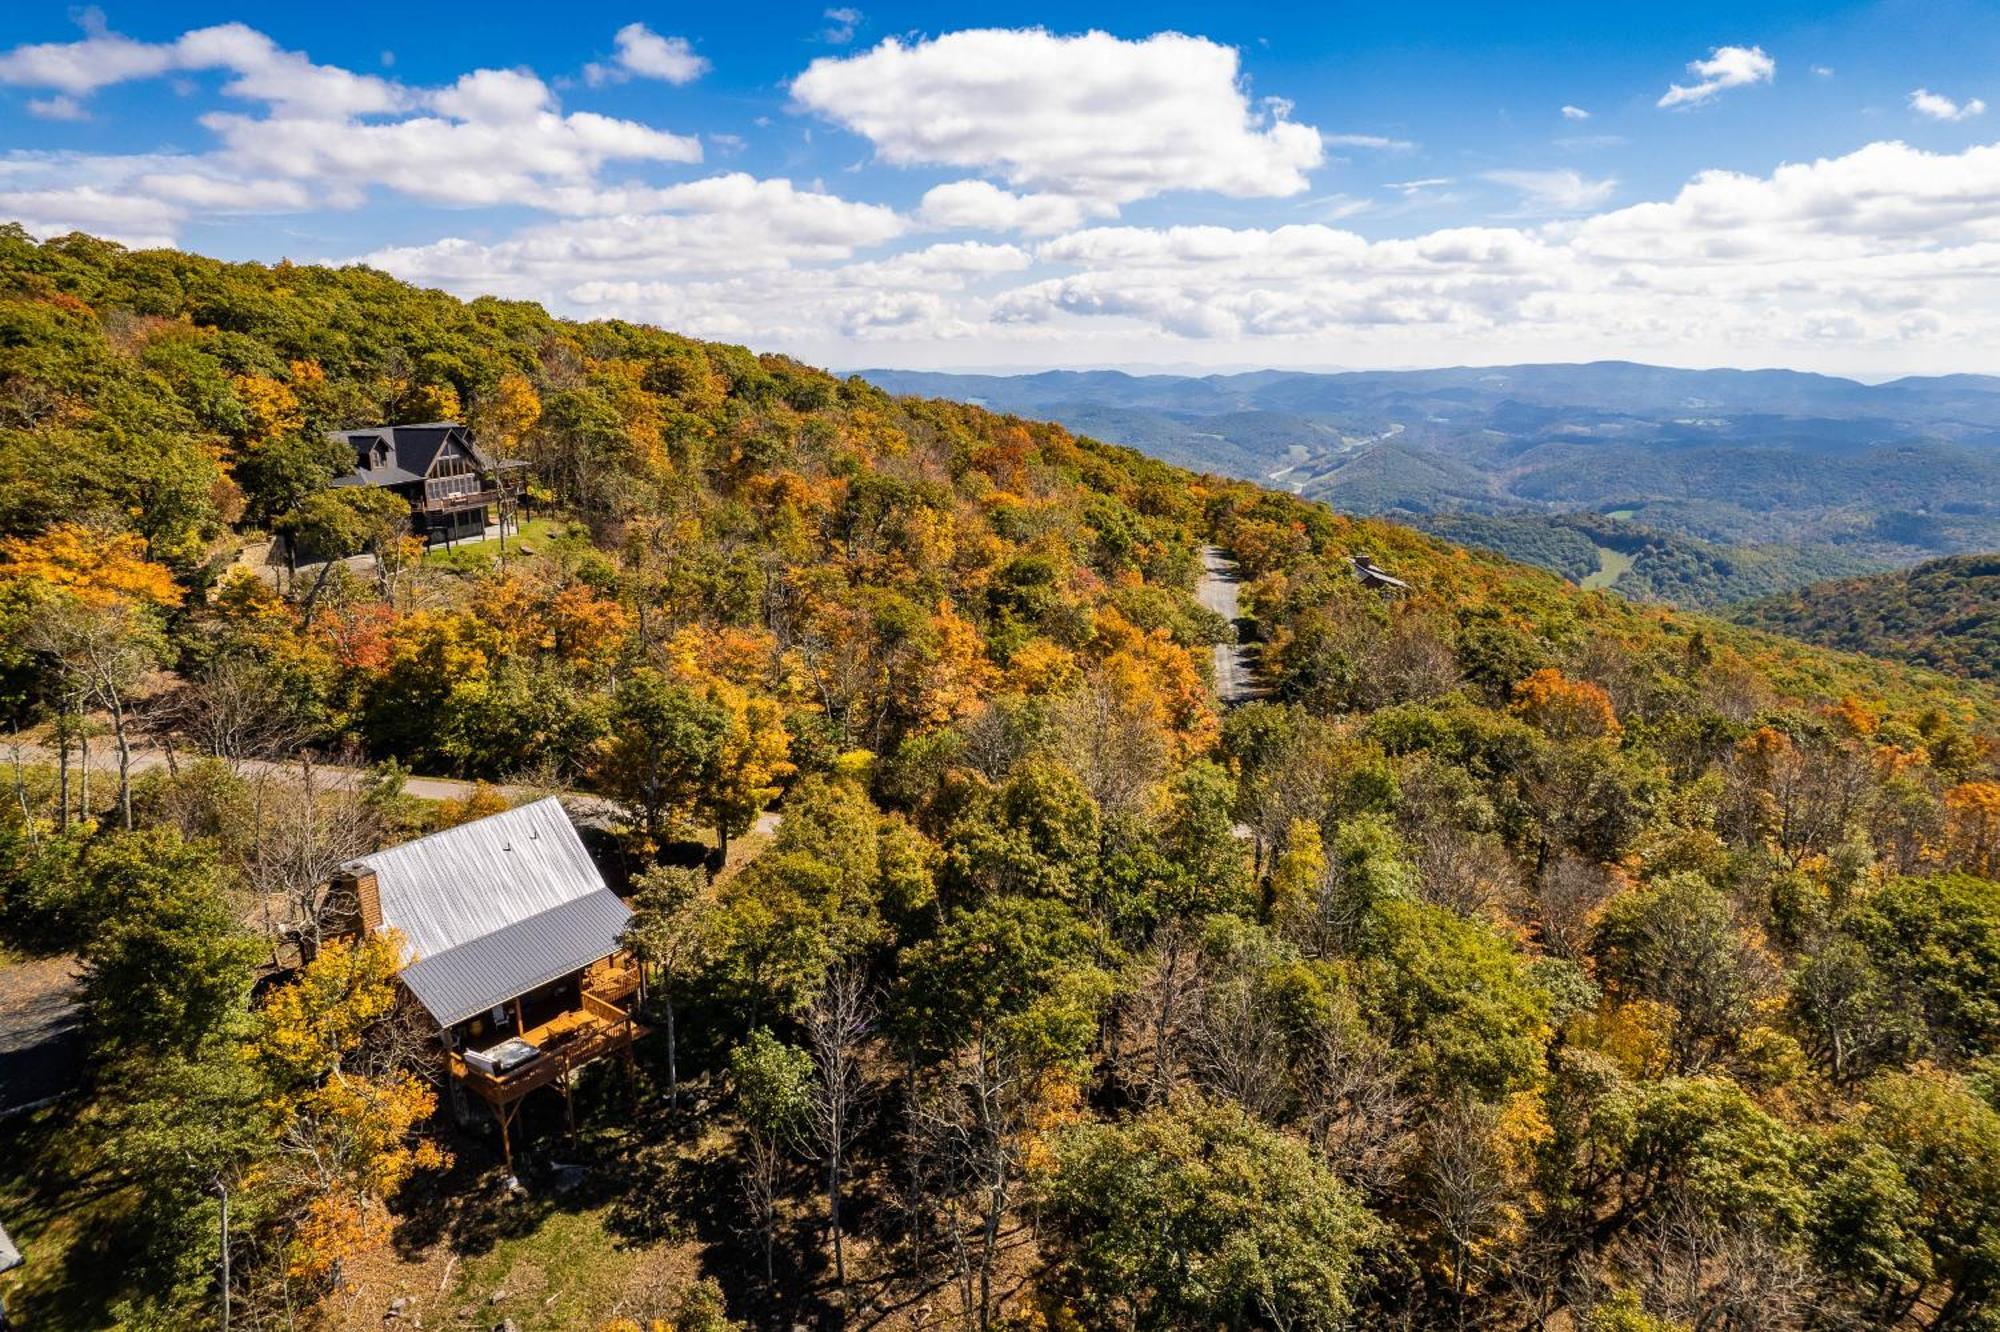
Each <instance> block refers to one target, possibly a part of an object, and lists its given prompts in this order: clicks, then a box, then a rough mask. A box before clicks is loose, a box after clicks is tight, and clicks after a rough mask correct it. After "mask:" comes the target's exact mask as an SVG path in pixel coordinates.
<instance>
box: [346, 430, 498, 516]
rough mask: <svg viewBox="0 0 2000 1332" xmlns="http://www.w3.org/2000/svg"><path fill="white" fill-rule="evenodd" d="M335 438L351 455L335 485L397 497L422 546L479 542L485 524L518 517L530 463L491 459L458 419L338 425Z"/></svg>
mask: <svg viewBox="0 0 2000 1332" xmlns="http://www.w3.org/2000/svg"><path fill="white" fill-rule="evenodd" d="M332 437H333V438H334V439H336V440H339V441H340V442H341V443H343V444H345V445H347V447H348V448H349V449H351V450H353V453H354V470H352V471H350V472H348V473H347V474H345V475H344V476H339V477H335V478H334V481H333V484H334V485H336V486H375V487H379V488H381V489H384V490H388V491H392V492H394V493H395V494H397V495H400V496H402V497H403V498H404V499H406V500H408V501H409V504H410V522H411V525H412V527H413V528H414V530H415V532H416V534H417V535H418V536H419V537H422V538H423V540H424V542H425V543H426V544H429V545H435V544H437V543H439V542H443V543H445V544H447V545H449V544H450V543H451V542H453V541H476V540H478V539H479V538H480V537H482V536H483V535H485V532H486V527H487V524H488V523H493V522H497V523H498V524H499V525H500V527H501V529H502V531H503V532H504V531H505V530H506V528H507V526H508V524H509V523H511V522H513V521H514V520H515V509H516V505H517V502H518V500H519V499H520V495H521V489H522V483H523V481H524V479H525V476H526V470H525V469H526V467H527V464H526V463H524V462H520V461H518V460H511V459H500V458H495V457H492V456H491V455H490V454H488V452H487V451H486V450H485V449H482V448H481V447H480V446H479V444H478V443H477V442H476V441H475V440H474V439H473V438H472V432H471V431H469V430H467V429H466V428H465V427H464V426H463V425H461V424H459V423H458V422H456V421H428V422H424V423H423V424H420V425H395V426H374V427H371V428H369V429H366V430H336V431H333V432H332Z"/></svg>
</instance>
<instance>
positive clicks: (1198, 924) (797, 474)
mask: <svg viewBox="0 0 2000 1332" xmlns="http://www.w3.org/2000/svg"><path fill="white" fill-rule="evenodd" d="M433 421H457V422H463V423H464V424H465V425H466V426H467V427H468V428H469V430H470V432H471V434H472V436H473V438H475V439H476V440H478V441H479V444H480V446H481V447H482V448H483V449H484V450H486V451H487V452H489V453H491V454H492V455H494V456H495V457H497V458H502V459H506V460H510V461H518V462H520V463H523V464H525V467H524V468H523V469H522V475H524V476H525V477H526V483H525V491H524V493H523V494H522V495H521V496H520V497H519V501H518V511H517V512H516V513H515V514H514V517H515V518H516V519H518V522H517V523H515V524H514V525H512V526H510V527H508V528H506V529H505V530H504V531H502V532H499V533H497V534H496V536H495V537H493V538H489V539H486V540H473V541H470V542H458V541H454V542H453V543H452V544H451V545H450V546H449V547H447V546H444V545H441V544H433V545H430V546H426V545H425V543H424V542H423V541H421V540H420V539H418V537H417V536H416V535H415V533H414V531H413V529H412V528H411V525H410V510H409V506H408V504H406V503H405V502H403V501H402V500H400V499H397V498H396V497H395V496H393V495H389V494H387V493H386V492H383V491H381V490H370V489H367V488H364V487H357V486H335V485H333V484H332V483H333V482H334V481H335V480H336V479H337V478H339V477H340V476H342V475H343V474H344V473H345V472H347V471H348V470H350V469H351V468H352V466H353V463H354V459H353V455H352V453H351V452H350V451H349V450H348V448H347V446H346V445H344V444H341V443H339V442H338V441H330V440H329V432H330V431H334V430H345V429H354V428H358V427H366V426H378V425H392V424H398V423H416V422H433ZM1205 549H1211V550H1213V551H1215V552H1219V553H1220V555H1221V557H1222V558H1224V559H1226V560H1227V561H1230V562H1233V565H1234V566H1235V570H1236V571H1237V572H1238V573H1240V577H1241V583H1240V589H1239V592H1240V604H1239V607H1238V610H1239V618H1238V619H1236V620H1235V621H1233V622H1232V621H1230V620H1227V619H1225V618H1224V617H1223V616H1222V615H1219V614H1217V613H1216V612H1214V611H1213V610H1210V609H1206V608H1205V607H1204V605H1203V604H1202V600H1201V599H1200V598H1199V597H1198V595H1197V593H1198V589H1199V586H1200V580H1201V579H1202V577H1203V552H1204V550H1205ZM1357 555H1363V556H1366V557H1368V558H1369V559H1371V560H1372V561H1374V562H1376V564H1377V565H1378V567H1379V568H1381V569H1384V570H1387V571H1390V572H1391V573H1392V574H1393V575H1394V576H1395V578H1396V579H1397V580H1399V581H1400V582H1401V583H1402V584H1405V585H1406V586H1402V587H1396V586H1380V585H1371V581H1370V580H1368V579H1365V578H1362V577H1358V576H1357V573H1356V567H1355V564H1354V557H1355V556H1357ZM1236 644H1240V645H1242V646H1243V647H1245V648H1247V649H1248V655H1249V660H1250V663H1251V666H1252V669H1253V673H1254V678H1255V690H1254V693H1255V697H1253V698H1250V699H1248V700H1244V701H1232V702H1230V703H1229V704H1227V705H1225V704H1224V703H1223V702H1222V701H1221V700H1219V699H1218V697H1217V694H1216V691H1215V677H1214V661H1215V653H1214V649H1215V648H1216V647H1217V645H1224V646H1225V647H1227V646H1230V645H1236ZM0 709H4V711H5V714H6V717H5V730H6V731H7V732H8V736H7V745H8V748H7V752H6V754H5V756H4V757H5V761H6V768H5V782H6V785H7V788H8V789H7V791H6V793H5V796H6V798H5V800H4V802H0V964H4V965H0V978H4V977H5V976H7V975H8V974H9V973H14V974H17V975H25V974H28V973H29V972H31V971H34V970H35V969H38V968H39V969H41V970H42V971H51V969H53V971H52V972H51V974H60V975H62V976H64V977H70V978H73V984H74V991H73V999H74V1003H75V1005H76V1014H77V1018H76V1021H77V1024H78V1025H77V1032H76V1042H77V1044H78V1047H79V1048H78V1049H77V1051H76V1052H75V1058H74V1062H73V1065H72V1066H70V1067H68V1068H66V1069H65V1070H63V1071H62V1074H61V1076H60V1078H59V1079H58V1082H57V1084H55V1085H52V1086H51V1087H50V1088H49V1089H48V1093H47V1096H46V1097H45V1098H36V1100H35V1103H34V1104H33V1105H31V1106H29V1107H28V1108H26V1109H24V1110H22V1111H20V1112H19V1113H14V1114H11V1115H9V1116H7V1117H6V1118H4V1119H0V1158H4V1164H0V1222H4V1223H5V1224H6V1225H7V1227H8V1229H9V1231H10V1232H11V1233H12V1234H13V1236H14V1238H15V1239H16V1240H17V1241H18V1242H20V1244H21V1245H22V1248H23V1251H24V1253H26V1254H27V1255H28V1257H29V1262H28V1263H27V1265H26V1266H24V1267H23V1269H22V1270H21V1272H19V1273H17V1274H15V1275H14V1276H12V1277H9V1278H4V1279H0V1280H3V1281H11V1282H12V1283H13V1284H12V1285H11V1286H8V1287H6V1288H5V1291H6V1296H7V1299H8V1305H9V1308H10V1310H12V1312H13V1313H14V1314H15V1315H16V1316H17V1317H18V1318H19V1319H20V1320H21V1322H22V1325H23V1326H27V1327H36V1328H41V1327H47V1328H62V1329H69V1328H79V1329H80V1328H95V1327H107V1326H117V1327H130V1328H179V1327H212V1326H217V1325H218V1319H225V1318H226V1319H227V1320H228V1325H229V1326H231V1327H233V1328H245V1327H249V1328H264V1329H281V1328H282V1329H292V1328H315V1327H361V1326H368V1327H382V1326H393V1325H396V1324H397V1323H401V1324H402V1325H404V1326H412V1327H414V1326H427V1327H447V1326H458V1327H492V1326H505V1327H511V1328H514V1329H518V1330H525V1329H531V1328H536V1327H564V1326H580V1327H587V1328H619V1329H627V1328H640V1329H651V1328H656V1327H657V1328H663V1329H665V1328H672V1329H679V1330H680V1332H697V1330H708V1329H725V1328H793V1327H797V1326H813V1327H829V1328H830V1327H850V1328H865V1327H884V1328H897V1329H902V1328H918V1327H928V1328H963V1329H981V1330H982V1332H983V1330H984V1329H999V1328H1005V1329H1016V1330H1018V1332H1067V1330H1069V1329H1133V1330H1134V1332H1137V1330H1139V1329H1146V1330H1155V1329H1214V1328H1244V1329H1275V1330H1278V1332H1292V1330H1300V1332H1303V1330H1306V1329H1335V1328H1350V1327H1365V1328H1408V1329H1429V1328H1451V1329H1474V1328H1494V1329H1503V1328H1504V1329H1525V1328H1549V1329H1581V1330H1583V1332H1693V1330H1694V1329H1718V1330H1722V1329H1726V1330H1727V1332H1790V1330H1792V1329H1799V1330H1801V1332H1803V1330H1804V1329H1828V1330H1831V1329H1860V1328H1908V1329H1936V1330H1938V1332H1944V1330H1945V1329H1980V1328H2000V745H1996V727H2000V693H1996V692H1995V691H1994V689H1993V687H1992V685H1991V683H1990V682H1987V681H1980V680H1963V679H1953V678H1948V677H1945V676H1941V675H1936V674H1932V673H1930V672H1927V671H1926V670H1924V669H1922V668H1920V667H1917V666H1914V665H1908V664H1900V663H1893V662H1887V661H1881V660H1876V659H1871V658H1868V657H1863V656H1858V655H1851V654H1845V653H1840V652H1835V651H1832V650H1827V649H1822V648H1818V647H1814V646H1810V645H1807V644H1804V643H1800V642H1796V641H1793V640H1789V639H1784V638H1780V637H1777V636H1774V635H1768V634H1765V633H1763V632H1761V631H1758V630H1755V629H1751V628H1747V627H1743V626H1739V625H1734V624H1728V623H1724V622H1722V621H1719V620H1713V619H1709V618H1705V617H1703V616H1701V615H1698V614H1692V613H1682V612H1678V611H1673V610H1669V609H1666V608H1663V607H1660V606H1656V605H1640V604H1637V603H1634V602H1628V601H1625V600H1623V599H1621V598H1619V597H1618V596H1616V595H1614V594H1611V593H1605V592H1583V591H1580V590H1578V589H1577V588H1575V587H1573V586H1571V585H1570V584H1568V583H1565V582H1564V581H1562V580H1561V579H1560V578H1558V577H1556V576H1555V575H1553V574H1550V573H1546V572H1542V571H1540V570H1536V569H1531V568H1529V567H1526V566H1524V565H1519V564H1515V563H1511V562H1508V561H1506V560H1505V559H1503V558H1501V557H1500V556H1498V555H1494V554H1490V553H1484V552H1473V551H1469V550H1466V549H1463V548H1460V547H1455V546H1453V545H1450V544H1447V543H1446V542H1444V541H1442V540H1439V539H1437V538H1434V537H1430V536H1426V535H1424V534H1422V533H1419V532H1416V531H1414V530H1411V529H1408V528H1404V527H1399V526H1395V525H1391V524H1388V523H1385V522H1380V521H1374V520H1368V519H1361V518H1354V517H1347V516H1342V515H1340V514H1337V513H1335V512H1334V511H1332V510H1331V509H1329V508H1327V507H1325V506H1323V505H1321V504H1319V503H1316V502H1313V501H1309V500H1305V499H1301V498H1298V497H1296V496H1293V495H1288V494H1281V493H1276V492H1273V491H1268V490H1262V489H1259V488H1257V487H1255V486H1253V485H1251V484H1249V483H1246V482H1241V481H1234V480H1225V479H1220V478H1217V477H1213V476H1203V475H1196V474H1193V473H1190V472H1188V471H1184V470H1181V469H1179V468H1176V467H1172V466H1169V465H1167V464H1165V463H1162V462H1159V461H1155V460H1152V459H1149V458H1147V457H1145V456H1142V455H1141V454H1139V453H1136V452H1133V451H1130V450H1127V449H1122V448H1113V447H1109V446H1106V445H1102V444H1099V443H1097V442H1095V441H1092V440H1090V439H1088V438H1082V437H1078V436H1075V435H1072V434H1071V433H1069V432H1068V431H1066V430H1065V429H1063V428H1061V427H1059V426H1056V425H1052V424H1046V423H1041V422H1036V421H1030V420H1022V419H1017V418H1014V417H1011V416H1004V415H997V414H993V413H990V412H987V411H983V410H981V409H978V408H975V407H970V406H963V405H957V404H953V403H947V402H942V401H926V400H919V399H913V398H900V397H892V396H890V395H889V394H887V393H885V392H883V391H881V390H880V389H878V388H876V387H873V386H872V385H870V384H869V383H867V382H865V381H864V380H862V379H859V378H853V379H839V378H835V377H833V376H830V375H828V374H825V373H822V372H820V371H818V370H815V369H812V368H809V367H807V366H804V365H801V364H798V363H796V362H794V361H791V360H789V359H786V358H784V357H781V356H775V355H761V356H760V355H757V354H754V353H753V352H751V351H748V350H745V349H744V348H741V347H734V346H725V345H720V344H713V343H705V342H699V341H695V340H691V339H688V338H684V337H680V336H677V335H675V334H673V333H671V332H667V331H663V330H660V329H657V328H651V327H645V326H639V325H633V324H626V323H619V322H596V323H580V322H573V321H567V320H563V319H558V318H555V317H553V316H551V315H549V314H548V313H546V312H545V311H543V310H542V309H541V308H540V307H538V306H535V305H531V304H525V303H515V302H507V301H502V300H495V299H481V300H475V301H470V302H462V301H460V300H457V299H455V298H452V297H449V296H446V295H444V294H442V293H439V292H436V291H427V290H420V289H418V288H415V287H412V286H408V285H405V284H403V283H400V282H397V281H395V280H392V279H390V278H389V277H387V276H385V275H383V274H381V273H379V272H375V271H372V270H369V269H366V268H360V267H354V268H343V269H338V270H336V269H329V268H320V267H304V266H294V265H289V264H280V265H277V266H264V265H257V264H230V263H222V262H217V261H212V260H208V259H204V258H201V257H198V256H195V255H191V254H186V253H181V252H176V251H167V250H160V251H136V250H127V249H124V248H122V247H120V246H117V245H114V244H111V243H108V242H103V241H99V240H95V239H92V238H90V237H87V236H83V235H72V236H69V237H65V238H62V239H56V240H49V241H43V242H37V241H34V240H31V239H30V238H29V237H28V235H27V233H26V232H24V231H23V230H21V229H20V228H19V227H11V226H10V227H4V228H0ZM446 779H449V788H448V789H449V794H446V795H442V796H441V795H439V794H438V791H440V790H443V789H445V788H444V787H443V786H442V785H440V784H441V783H444V782H445V781H446ZM548 794H555V795H559V796H560V797H561V798H562V799H563V800H564V802H565V804H566V806H567V807H568V808H569V809H570V811H571V816H572V817H573V819H574V820H575V821H576V822H577V823H578V825H579V827H580V828H581V829H582V830H583V832H584V834H585V840H586V841H587V843H588V844H589V847H590V850H591V853H592V855H593V857H594V858H595V859H596V861H597V862H598V864H599V865H600V866H601V867H602V868H603V871H604V873H605V875H606V877H607V879H608V880H609V881H610V882H611V883H612V884H613V886H614V887H615V888H616V889H617V891H618V893H619V895H620V896H621V897H623V898H624V899H625V900H626V901H628V902H629V903H630V904H631V906H632V909H633V910H634V912H635V913H636V914H635V915H634V917H633V920H632V924H631V926H630V928H629V930H628V932H627V935H626V937H625V942H626V944H627V946H628V947H629V948H630V950H631V952H632V954H633V955H634V956H635V957H636V958H637V959H638V962H639V965H640V966H641V967H642V969H643V971H644V973H645V991H644V1002H643V1009H642V1012H641V1014H640V1016H641V1017H642V1018H643V1020H644V1023H645V1025H646V1028H647V1034H646V1035H644V1036H643V1037H642V1038H641V1039H640V1041H639V1043H638V1046H637V1049H636V1052H635V1059H634V1062H633V1067H632V1068H631V1069H630V1070H626V1069H623V1068H620V1067H618V1066H616V1064H615V1063H611V1064H607V1065H605V1066H602V1067H593V1068H591V1069H589V1070H586V1073H585V1076H584V1077H583V1078H581V1079H580V1081H579V1084H578V1086H577V1088H576V1092H575V1106H574V1107H573V1113H574V1119H575V1121H576V1122H575V1124H574V1126H573V1128H572V1126H571V1125H568V1124H566V1123H565V1122H564V1118H563V1116H564V1111H565V1108H569V1107H570V1102H569V1100H568V1098H567V1097H566V1098H564V1100H562V1101H560V1102H558V1101H556V1100H554V1099H553V1098H551V1099H549V1100H548V1101H547V1102H546V1105H545V1106H544V1108H543V1110H542V1111H541V1112H540V1113H541V1115H542V1119H541V1121H540V1122H532V1121H531V1122H529V1123H527V1125H526V1127H525V1129H524V1130H523V1136H522V1138H521V1139H520V1141H518V1142H516V1143H515V1144H514V1145H515V1146H516V1147H517V1148H518V1149H519V1150H520V1155H521V1159H520V1160H519V1161H517V1162H515V1167H516V1169H515V1173H516V1175H517V1176H518V1179H516V1180H514V1181H511V1182H510V1181H509V1180H508V1179H507V1167H506V1166H505V1165H503V1158H502V1148H501V1145H500V1142H499V1139H498V1138H497V1136H495V1135H494V1133H493V1132H492V1131H491V1129H492V1125H491V1124H490V1123H488V1122H486V1121H482V1120H479V1119H477V1118H473V1119H470V1120H467V1119H465V1118H463V1117H455V1116H454V1115H452V1114H451V1113H450V1112H449V1106H448V1100H449V1098H448V1097H447V1095H446V1090H447V1089H446V1087H445V1081H444V1080H445V1077H446V1074H444V1073H443V1072H442V1071H441V1069H440V1065H439V1061H438V1058H437V1053H436V1050H435V1049H434V1045H433V1043H431V1042H430V1041H428V1040H427V1037H434V1036H435V1034H436V1032H435V1027H434V1026H433V1027H432V1028H431V1029H430V1031H429V1032H428V1033H427V1032H426V1031H425V1030H424V1029H423V1028H422V1025H421V1024H420V1023H416V1022H414V1021H413V1020H412V1018H411V1014H410V1011H409V1005H408V1003H407V1001H406V997H405V996H404V995H403V994H402V993H401V991H400V990H399V989H398V986H397V981H396V972H397V968H398V966H399V965H400V961H401V959H400V957H399V955H398V953H397V952H396V949H395V946H394V942H393V940H392V939H388V938H384V937H381V936H374V937H370V936H367V935H363V936H362V937H360V938H358V939H353V938H347V937H343V936H341V934H340V932H339V931H338V930H337V929H336V928H334V925H335V922H333V921H332V920H331V919H330V916H331V914H332V907H331V905H330V903H329V899H328V897H327V895H326V893H325V888H326V885H327V882H328V880H329V877H330V876H331V875H332V874H333V873H334V872H335V870H336V869H337V868H338V867H340V866H341V865H343V864H345V863H347V862H349V861H351V860H353V859H354V858H356V857H360V856H365V855H367V854H369V853H371V852H374V851H376V850H377V849H378V848H381V847H384V846H389V845H393V844H396V843H400V842H404V841H407V840H409V839H411V838H413V837H416V836H418V835H420V834H423V833H426V832H431V831H435V830H439V829H444V828H449V827H451V826H454V825H463V824H465V823H467V822H468V821H470V820H473V819H476V818H479V817H480V816H482V815H487V814H492V813H494V812H496V811H499V810H503V809H506V808H508V807H509V806H512V805H518V804H521V803H523V802H525V801H527V800H529V799H532V798H535V797H538V796H544V795H548ZM4 993H5V992H4V991H0V997H4ZM10 1067H11V1065H10ZM0 1099H5V1100H7V1101H9V1102H10V1103H12V1102H14V1101H16V1100H17V1098H16V1097H15V1096H13V1095H11V1094H10V1095H8V1096H6V1097H4V1098H0ZM19 1099H26V1098H19ZM550 1107H553V1108H552V1109H551V1108H550ZM385 1317H386V1318H387V1319H388V1320H389V1322H387V1323H385V1322H384V1321H383V1320H384V1319H385Z"/></svg>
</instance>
